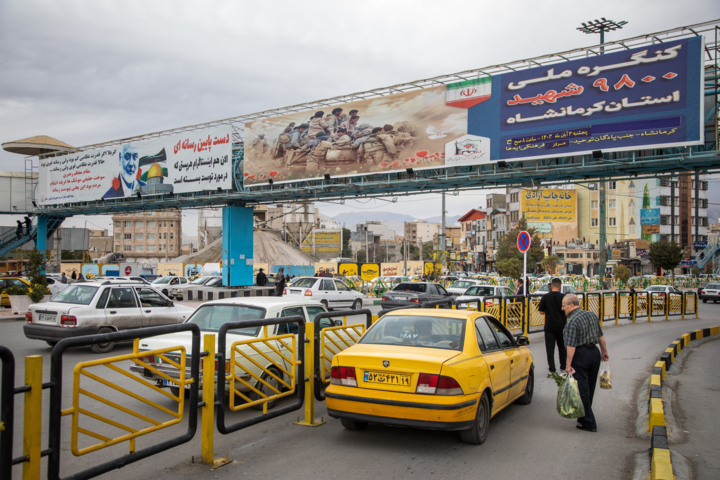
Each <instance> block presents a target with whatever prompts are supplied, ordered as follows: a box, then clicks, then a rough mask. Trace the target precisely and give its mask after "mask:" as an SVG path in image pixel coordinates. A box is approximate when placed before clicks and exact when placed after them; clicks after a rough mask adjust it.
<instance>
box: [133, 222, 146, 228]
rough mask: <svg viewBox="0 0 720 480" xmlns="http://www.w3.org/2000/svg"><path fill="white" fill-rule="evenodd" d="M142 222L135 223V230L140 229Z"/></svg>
mask: <svg viewBox="0 0 720 480" xmlns="http://www.w3.org/2000/svg"><path fill="white" fill-rule="evenodd" d="M143 223H144V222H135V228H142V227H143Z"/></svg>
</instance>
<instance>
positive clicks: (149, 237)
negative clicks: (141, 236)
mask: <svg viewBox="0 0 720 480" xmlns="http://www.w3.org/2000/svg"><path fill="white" fill-rule="evenodd" d="M147 239H148V240H155V234H154V233H148V234H147Z"/></svg>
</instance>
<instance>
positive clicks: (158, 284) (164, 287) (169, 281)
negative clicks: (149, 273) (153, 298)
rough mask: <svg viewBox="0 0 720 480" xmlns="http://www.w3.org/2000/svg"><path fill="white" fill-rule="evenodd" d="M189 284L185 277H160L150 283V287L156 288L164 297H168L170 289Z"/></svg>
mask: <svg viewBox="0 0 720 480" xmlns="http://www.w3.org/2000/svg"><path fill="white" fill-rule="evenodd" d="M188 283H190V282H189V281H188V279H187V278H185V277H176V276H167V277H160V278H157V279H155V280H153V281H152V286H153V287H155V288H157V289H158V290H160V291H161V292H162V294H163V295H165V296H166V297H170V289H171V288H172V287H177V286H180V285H187V284H188Z"/></svg>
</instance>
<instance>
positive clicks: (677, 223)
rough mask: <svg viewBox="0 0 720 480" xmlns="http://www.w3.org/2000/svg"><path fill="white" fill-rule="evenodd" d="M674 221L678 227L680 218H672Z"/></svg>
mask: <svg viewBox="0 0 720 480" xmlns="http://www.w3.org/2000/svg"><path fill="white" fill-rule="evenodd" d="M673 218H674V219H675V225H680V216H675V217H673Z"/></svg>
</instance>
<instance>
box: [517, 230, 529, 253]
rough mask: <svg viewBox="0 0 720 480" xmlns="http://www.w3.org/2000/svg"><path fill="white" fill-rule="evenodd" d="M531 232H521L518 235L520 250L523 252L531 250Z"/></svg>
mask: <svg viewBox="0 0 720 480" xmlns="http://www.w3.org/2000/svg"><path fill="white" fill-rule="evenodd" d="M530 242H531V240H530V234H529V233H528V232H525V231H523V232H520V235H518V238H517V246H518V250H520V251H521V252H522V253H525V252H527V251H528V250H530Z"/></svg>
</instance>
